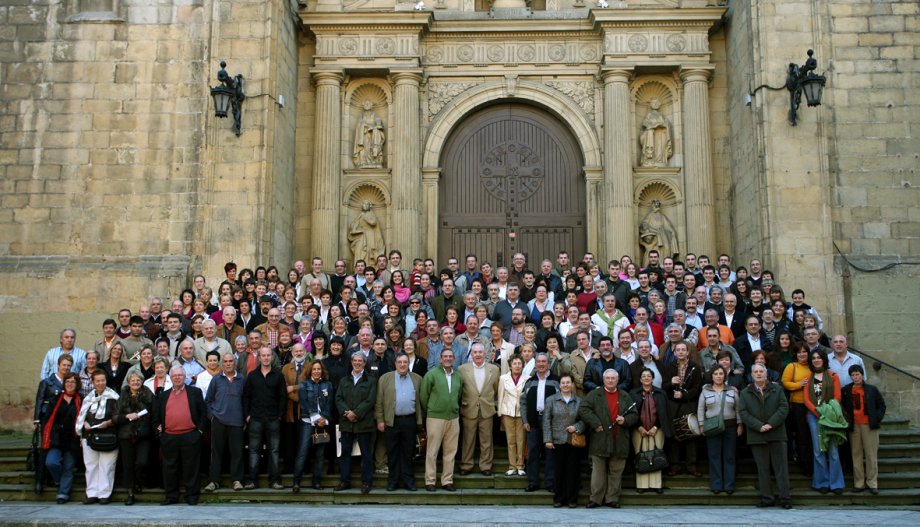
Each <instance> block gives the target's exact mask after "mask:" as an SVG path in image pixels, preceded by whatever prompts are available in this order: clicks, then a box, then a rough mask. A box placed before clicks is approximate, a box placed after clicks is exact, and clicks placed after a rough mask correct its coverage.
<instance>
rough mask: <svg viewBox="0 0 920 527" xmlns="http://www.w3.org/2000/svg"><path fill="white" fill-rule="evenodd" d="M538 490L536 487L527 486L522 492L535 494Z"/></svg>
mask: <svg viewBox="0 0 920 527" xmlns="http://www.w3.org/2000/svg"><path fill="white" fill-rule="evenodd" d="M538 488H539V487H537V486H536V485H527V488H526V489H524V492H536V491H537V489H538Z"/></svg>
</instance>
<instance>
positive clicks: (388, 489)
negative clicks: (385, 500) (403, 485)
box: [387, 484, 396, 492]
mask: <svg viewBox="0 0 920 527" xmlns="http://www.w3.org/2000/svg"><path fill="white" fill-rule="evenodd" d="M387 492H396V485H393V484H389V485H387Z"/></svg>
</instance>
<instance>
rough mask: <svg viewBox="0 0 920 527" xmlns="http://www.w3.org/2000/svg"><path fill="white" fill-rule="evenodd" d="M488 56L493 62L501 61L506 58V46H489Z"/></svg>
mask: <svg viewBox="0 0 920 527" xmlns="http://www.w3.org/2000/svg"><path fill="white" fill-rule="evenodd" d="M486 57H488V58H489V60H490V61H492V62H501V61H502V60H503V59H504V58H505V48H503V47H501V46H489V49H487V50H486Z"/></svg>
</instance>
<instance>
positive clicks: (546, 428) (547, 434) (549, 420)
mask: <svg viewBox="0 0 920 527" xmlns="http://www.w3.org/2000/svg"><path fill="white" fill-rule="evenodd" d="M516 362H517V360H516V358H515V359H512V365H513V364H516ZM512 368H513V366H512ZM579 405H581V399H580V398H579V397H578V396H577V395H575V381H574V380H573V379H572V375H570V374H568V373H565V374H563V375H562V377H560V378H559V393H554V394H553V395H551V396H549V397H547V398H546V404H545V408H546V409H545V410H544V411H543V441H545V442H546V448H548V449H550V450H552V451H553V452H554V454H553V463H555V473H556V488H555V489H554V494H553V507H556V508H559V507H562V506H563V505H567V506H568V507H569V508H570V509H574V508H576V507H578V488H579V483H580V482H581V459H582V452H583V451H584V447H585V446H586V443H585V436H584V432H585V424H584V423H583V422H582V421H581V420H580V419H578V407H579Z"/></svg>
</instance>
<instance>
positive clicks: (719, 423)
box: [703, 386, 728, 437]
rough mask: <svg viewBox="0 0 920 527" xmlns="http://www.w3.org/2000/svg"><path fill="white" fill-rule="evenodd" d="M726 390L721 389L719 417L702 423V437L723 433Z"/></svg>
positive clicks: (726, 388)
mask: <svg viewBox="0 0 920 527" xmlns="http://www.w3.org/2000/svg"><path fill="white" fill-rule="evenodd" d="M726 390H728V387H727V386H726V387H725V388H723V389H722V405H721V407H720V408H719V415H717V416H715V417H710V418H708V419H706V420H705V421H703V435H704V436H706V437H713V436H717V435H719V434H721V433H723V432H725V399H726V398H727V397H728V394H727V393H726Z"/></svg>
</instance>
